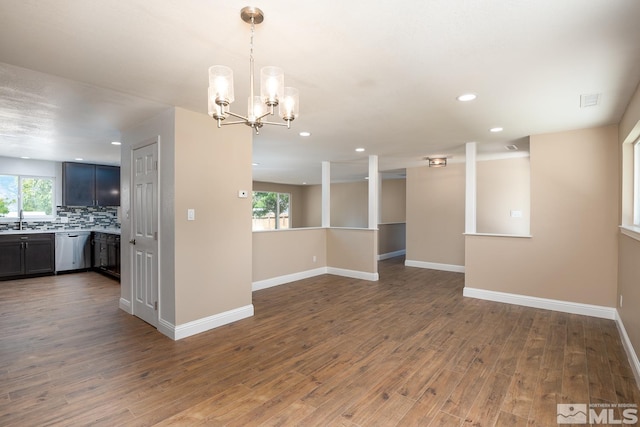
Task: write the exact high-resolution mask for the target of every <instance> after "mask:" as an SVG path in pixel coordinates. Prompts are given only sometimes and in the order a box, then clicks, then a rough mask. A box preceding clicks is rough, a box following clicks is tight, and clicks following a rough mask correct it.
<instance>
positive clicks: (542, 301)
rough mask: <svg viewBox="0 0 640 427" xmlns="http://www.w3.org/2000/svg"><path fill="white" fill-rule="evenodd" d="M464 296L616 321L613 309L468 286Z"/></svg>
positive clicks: (465, 288)
mask: <svg viewBox="0 0 640 427" xmlns="http://www.w3.org/2000/svg"><path fill="white" fill-rule="evenodd" d="M462 295H464V296H465V297H471V298H478V299H484V300H489V301H496V302H504V303H507V304H515V305H523V306H525V307H533V308H542V309H544V310H553V311H561V312H563V313H572V314H582V315H584V316H592V317H599V318H602V319H610V320H615V318H616V313H617V312H616V309H615V308H613V307H604V306H601V305H591V304H582V303H577V302H569V301H560V300H554V299H548V298H538V297H531V296H527V295H518V294H510V293H506V292H496V291H489V290H486V289H477V288H469V287H467V286H465V287H464V289H463V291H462Z"/></svg>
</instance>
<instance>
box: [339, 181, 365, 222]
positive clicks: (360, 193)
mask: <svg viewBox="0 0 640 427" xmlns="http://www.w3.org/2000/svg"><path fill="white" fill-rule="evenodd" d="M368 212H369V183H368V182H367V181H360V182H348V183H336V184H331V226H332V227H359V228H367V227H368V226H369V216H368Z"/></svg>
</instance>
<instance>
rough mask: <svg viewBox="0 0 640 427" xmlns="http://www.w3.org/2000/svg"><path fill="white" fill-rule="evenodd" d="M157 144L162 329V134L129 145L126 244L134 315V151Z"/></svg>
mask: <svg viewBox="0 0 640 427" xmlns="http://www.w3.org/2000/svg"><path fill="white" fill-rule="evenodd" d="M154 144H156V147H157V150H156V151H157V153H158V158H157V159H156V161H157V162H158V168H157V170H156V173H157V178H158V185H157V186H156V201H157V203H156V215H157V224H156V226H157V228H158V229H157V230H156V233H158V238H157V240H156V242H157V243H156V245H157V263H156V271H155V274H156V277H157V279H158V280H157V286H158V287H157V289H156V290H155V291H156V295H157V298H158V309H157V310H156V316H157V319H156V323H157V325H156V326H155V328H156V329H160V325H161V323H162V322H161V319H162V293H161V292H160V289H162V278H161V277H160V270H161V264H162V253H161V251H162V249H161V248H162V244H161V242H162V233H161V232H160V228H161V227H160V224H161V223H162V222H161V212H162V209H160V207H161V206H162V200H161V194H162V192H161V191H160V187H161V179H160V171H161V162H160V135H157V136H156V137H154V138H150V139H147V140H144V141H140V142H138V143H136V144H132V145H131V146H130V147H129V149H128V150H129V165H130V167H129V201H128V203H129V212H128V213H127V219H128V220H129V237H128V240H127V241H126V244H127V245H129V257H128V258H129V283H130V286H129V287H130V295H129V301H130V302H131V314H132V315H134V316H135V315H136V313H135V302H134V299H135V286H134V285H135V283H134V280H135V279H134V273H135V271H134V268H133V266H134V257H135V251H134V250H133V249H131V246H130V245H131V244H130V243H129V241H130V240H131V239H133V238H134V235H133V234H134V226H133V223H134V215H135V214H136V212H135V210H134V204H133V196H134V191H133V190H134V188H133V183H134V174H135V163H134V156H133V154H134V151H135V150H137V149H139V148H143V147H147V146H149V145H154ZM129 213H131V215H129Z"/></svg>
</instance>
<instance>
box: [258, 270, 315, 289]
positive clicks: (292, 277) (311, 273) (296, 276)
mask: <svg viewBox="0 0 640 427" xmlns="http://www.w3.org/2000/svg"><path fill="white" fill-rule="evenodd" d="M322 274H327V267H320V268H314V269H313V270H307V271H301V272H299V273H292V274H285V275H284V276H278V277H272V278H271V279H265V280H258V281H256V282H253V283H252V284H251V290H252V291H259V290H260V289H267V288H270V287H272V286H278V285H284V284H285V283H290V282H295V281H296V280H302V279H308V278H310V277H315V276H320V275H322Z"/></svg>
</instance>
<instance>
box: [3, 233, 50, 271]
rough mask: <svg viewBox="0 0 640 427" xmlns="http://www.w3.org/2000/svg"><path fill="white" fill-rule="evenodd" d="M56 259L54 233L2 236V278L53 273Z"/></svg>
mask: <svg viewBox="0 0 640 427" xmlns="http://www.w3.org/2000/svg"><path fill="white" fill-rule="evenodd" d="M55 259H56V258H55V235H54V234H53V233H38V234H11V235H6V236H0V279H14V278H19V277H26V276H36V275H43V274H53V273H54V272H55Z"/></svg>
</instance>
